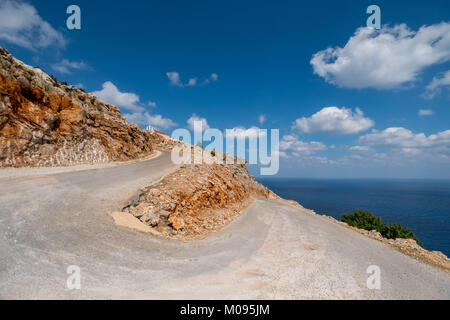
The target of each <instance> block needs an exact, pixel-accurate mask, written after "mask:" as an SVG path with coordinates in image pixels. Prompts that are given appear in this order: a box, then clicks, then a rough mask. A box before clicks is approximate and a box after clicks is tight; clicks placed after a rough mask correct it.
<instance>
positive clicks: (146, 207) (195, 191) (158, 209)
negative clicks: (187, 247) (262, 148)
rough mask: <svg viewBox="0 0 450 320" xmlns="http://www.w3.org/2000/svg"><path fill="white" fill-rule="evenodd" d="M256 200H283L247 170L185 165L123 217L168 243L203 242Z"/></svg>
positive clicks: (141, 196) (143, 195) (140, 198)
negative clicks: (169, 239) (148, 228)
mask: <svg viewBox="0 0 450 320" xmlns="http://www.w3.org/2000/svg"><path fill="white" fill-rule="evenodd" d="M256 198H271V199H279V197H278V196H277V195H276V194H274V193H273V192H272V191H270V190H269V189H267V188H266V187H264V186H263V185H261V184H260V183H259V182H257V181H256V180H255V178H254V177H253V176H252V175H250V174H249V172H248V171H247V167H246V165H245V164H238V163H235V164H230V165H226V164H218V163H213V164H210V165H208V164H199V165H198V164H197V165H195V164H186V165H183V166H182V167H181V168H180V169H178V170H177V171H175V172H173V173H172V174H170V175H168V176H167V177H165V178H164V179H162V180H161V181H159V182H157V183H155V184H153V185H151V186H148V187H147V188H145V189H143V190H142V191H141V193H140V194H139V195H138V196H137V197H136V200H135V201H133V202H132V203H130V204H129V205H128V206H127V207H126V208H125V209H124V211H125V212H127V213H129V214H132V215H133V216H134V217H135V218H137V219H139V220H140V221H141V222H143V223H144V224H146V225H147V226H151V227H153V231H154V232H156V233H158V234H160V235H162V236H165V237H169V238H176V239H183V240H186V239H193V238H202V237H205V236H207V235H208V234H209V233H211V232H214V231H217V230H219V229H221V228H223V227H224V226H226V225H227V224H228V223H230V222H231V221H232V220H233V219H234V218H236V217H237V216H238V215H239V214H240V213H241V211H242V210H243V209H245V208H246V207H248V206H249V205H250V204H251V203H253V201H254V200H255V199H256Z"/></svg>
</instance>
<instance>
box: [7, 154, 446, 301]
mask: <svg viewBox="0 0 450 320" xmlns="http://www.w3.org/2000/svg"><path fill="white" fill-rule="evenodd" d="M174 169H175V166H174V165H172V164H171V162H170V156H169V154H167V153H163V154H162V155H161V156H160V157H158V158H155V159H152V160H148V161H145V162H139V163H131V164H125V165H121V166H117V167H111V168H104V169H96V170H87V171H76V172H62V173H58V174H52V175H50V174H45V175H40V176H38V175H33V176H28V177H9V178H0V236H1V237H0V256H1V259H0V298H2V299H22V298H31V299H44V298H61V299H91V298H94V299H98V298H106V299H109V298H119V299H149V298H150V299H214V298H219V299H281V298H287V299H303V298H330V299H336V298H347V299H351V298H357V299H358V298H359V299H362V298H375V299H390V298H401V299H412V298H419V299H421V298H444V299H449V298H450V275H449V273H446V272H443V271H441V270H438V269H436V268H434V267H431V266H428V265H426V264H424V263H422V262H419V261H416V260H414V259H412V258H410V257H408V256H406V255H403V254H402V253H399V252H397V251H395V250H393V249H391V248H390V247H387V246H385V245H384V244H381V243H379V242H377V241H375V240H372V239H369V238H366V237H364V236H362V235H360V234H358V233H356V232H354V231H352V230H348V229H345V228H343V227H341V226H339V225H336V224H333V223H330V222H328V221H326V220H323V219H320V218H318V217H316V216H313V215H310V214H308V213H306V212H303V211H302V210H301V209H299V208H297V207H295V206H292V205H290V204H286V203H284V202H280V201H274V200H258V201H256V202H255V203H254V204H253V205H252V206H251V207H250V208H248V209H247V210H246V211H245V212H244V213H243V214H242V215H241V216H240V217H239V218H238V219H236V220H235V221H233V222H232V223H231V224H230V225H229V226H228V227H226V228H225V229H224V230H222V231H220V232H218V233H216V234H213V235H212V236H210V237H209V238H207V239H205V240H201V241H193V242H188V243H182V242H177V241H168V240H164V239H160V238H157V237H154V236H152V235H149V234H145V233H140V232H138V231H134V230H131V229H127V228H122V227H117V226H115V225H114V223H113V219H112V218H111V216H110V213H111V212H113V211H116V210H118V209H121V207H122V206H123V204H124V203H125V202H126V201H127V200H128V199H129V198H130V197H132V196H133V195H134V194H135V193H136V192H137V190H138V189H139V188H140V187H143V186H145V185H146V184H149V183H150V181H154V180H156V179H158V178H159V177H161V176H163V175H165V174H167V173H169V172H171V171H172V170H174ZM71 265H76V266H79V267H80V269H81V289H80V290H69V289H68V288H67V286H66V281H67V278H68V277H69V275H68V274H67V268H68V267H69V266H71ZM370 265H377V266H379V268H380V270H381V289H380V290H369V289H368V288H367V285H366V281H367V278H368V277H369V274H367V273H366V270H367V268H368V267H369V266H370Z"/></svg>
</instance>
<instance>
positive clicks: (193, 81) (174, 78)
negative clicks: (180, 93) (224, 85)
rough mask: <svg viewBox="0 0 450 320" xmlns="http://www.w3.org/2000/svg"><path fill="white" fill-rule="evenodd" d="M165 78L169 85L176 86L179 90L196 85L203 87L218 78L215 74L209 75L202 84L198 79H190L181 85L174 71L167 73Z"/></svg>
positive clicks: (178, 75)
mask: <svg viewBox="0 0 450 320" xmlns="http://www.w3.org/2000/svg"><path fill="white" fill-rule="evenodd" d="M166 76H167V78H169V82H170V85H172V86H176V87H179V88H184V87H195V86H197V85H201V86H205V85H208V84H210V83H211V82H215V81H217V80H218V79H219V76H218V75H217V74H216V73H213V74H211V76H210V77H209V78H207V79H205V80H204V81H203V82H201V83H199V82H198V78H190V79H189V80H188V82H187V83H183V82H182V81H181V77H180V74H179V73H178V72H176V71H172V72H167V73H166Z"/></svg>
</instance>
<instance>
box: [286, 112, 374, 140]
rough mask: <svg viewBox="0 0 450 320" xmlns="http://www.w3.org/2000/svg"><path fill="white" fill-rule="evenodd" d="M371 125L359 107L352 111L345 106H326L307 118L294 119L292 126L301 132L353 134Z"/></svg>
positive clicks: (370, 121)
mask: <svg viewBox="0 0 450 320" xmlns="http://www.w3.org/2000/svg"><path fill="white" fill-rule="evenodd" d="M373 125H374V122H373V121H372V120H371V119H369V118H365V117H364V113H363V112H362V111H361V110H360V109H359V108H356V110H355V112H353V111H352V109H347V108H338V107H326V108H323V109H322V110H320V111H319V112H317V113H315V114H313V115H312V116H311V117H309V118H305V117H302V118H299V119H297V120H295V123H294V126H293V128H294V129H297V130H299V131H300V132H302V133H331V134H355V133H360V132H362V131H365V130H367V129H369V128H371V127H373Z"/></svg>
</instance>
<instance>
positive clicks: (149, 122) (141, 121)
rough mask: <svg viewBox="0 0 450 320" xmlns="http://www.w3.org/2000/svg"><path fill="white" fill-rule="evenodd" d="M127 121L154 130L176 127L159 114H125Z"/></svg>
mask: <svg viewBox="0 0 450 320" xmlns="http://www.w3.org/2000/svg"><path fill="white" fill-rule="evenodd" d="M125 117H126V118H127V120H128V121H130V122H133V123H136V124H137V125H142V126H152V127H154V128H156V129H169V128H173V127H175V126H176V123H175V122H173V121H172V120H171V119H168V118H163V116H162V115H160V114H155V115H151V114H150V113H148V112H135V113H129V114H125Z"/></svg>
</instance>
